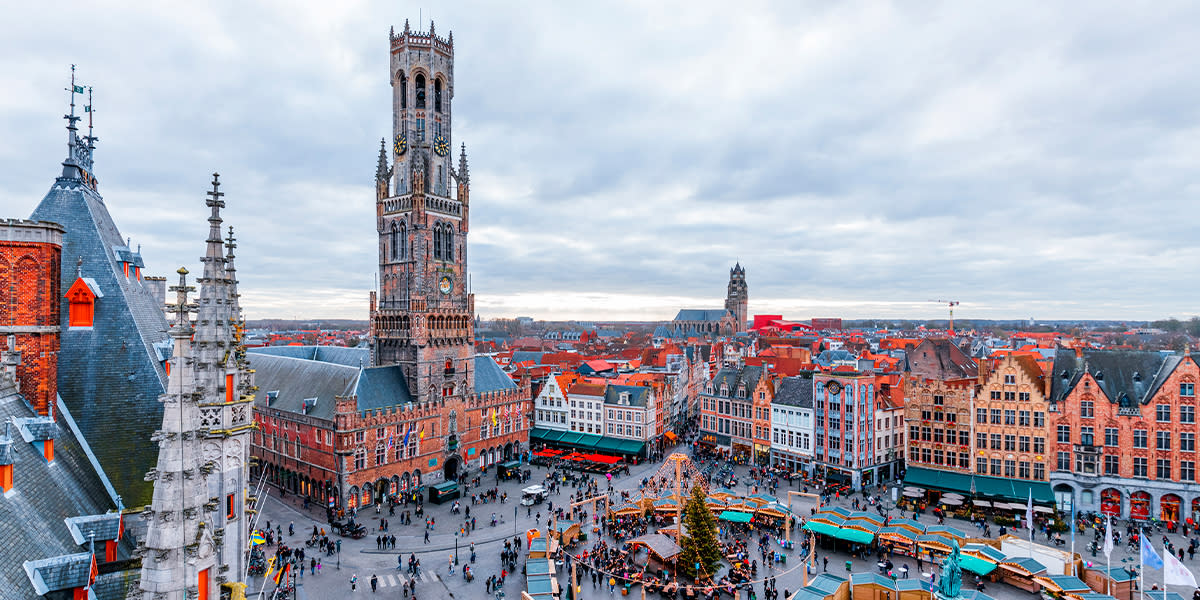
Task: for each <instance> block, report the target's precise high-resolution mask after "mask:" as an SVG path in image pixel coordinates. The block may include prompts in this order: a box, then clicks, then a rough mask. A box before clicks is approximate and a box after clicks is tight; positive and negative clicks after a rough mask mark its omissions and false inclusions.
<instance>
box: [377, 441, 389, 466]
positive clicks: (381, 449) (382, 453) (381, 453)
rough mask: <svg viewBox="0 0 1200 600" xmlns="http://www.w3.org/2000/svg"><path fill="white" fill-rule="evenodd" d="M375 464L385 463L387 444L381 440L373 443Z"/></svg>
mask: <svg viewBox="0 0 1200 600" xmlns="http://www.w3.org/2000/svg"><path fill="white" fill-rule="evenodd" d="M375 464H376V465H377V466H378V465H386V464H387V446H386V445H385V444H384V443H383V442H379V443H378V444H376V445H375Z"/></svg>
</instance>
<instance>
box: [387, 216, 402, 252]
mask: <svg viewBox="0 0 1200 600" xmlns="http://www.w3.org/2000/svg"><path fill="white" fill-rule="evenodd" d="M388 245H389V246H391V254H392V256H391V258H392V260H396V259H398V258H400V226H399V225H397V224H396V222H395V221H392V232H391V239H390V240H389V241H388Z"/></svg>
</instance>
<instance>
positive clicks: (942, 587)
mask: <svg viewBox="0 0 1200 600" xmlns="http://www.w3.org/2000/svg"><path fill="white" fill-rule="evenodd" d="M960 560H962V555H961V554H959V552H958V541H957V540H954V539H951V541H950V554H949V555H948V556H946V560H944V561H942V578H941V581H940V582H939V583H938V591H937V597H938V598H939V599H940V600H953V599H954V598H958V597H959V596H960V592H961V591H962V567H960V566H958V563H959V561H960Z"/></svg>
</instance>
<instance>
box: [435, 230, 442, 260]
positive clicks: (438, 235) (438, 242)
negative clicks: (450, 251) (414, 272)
mask: <svg viewBox="0 0 1200 600" xmlns="http://www.w3.org/2000/svg"><path fill="white" fill-rule="evenodd" d="M441 258H442V224H441V223H434V225H433V259H434V260H441Z"/></svg>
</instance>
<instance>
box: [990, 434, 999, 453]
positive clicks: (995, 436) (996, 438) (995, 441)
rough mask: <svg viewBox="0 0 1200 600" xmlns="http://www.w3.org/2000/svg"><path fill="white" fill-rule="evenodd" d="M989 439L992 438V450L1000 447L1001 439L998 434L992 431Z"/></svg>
mask: <svg viewBox="0 0 1200 600" xmlns="http://www.w3.org/2000/svg"><path fill="white" fill-rule="evenodd" d="M991 439H992V450H999V449H1000V439H1001V438H1000V434H998V433H993V434H992V435H991Z"/></svg>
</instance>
